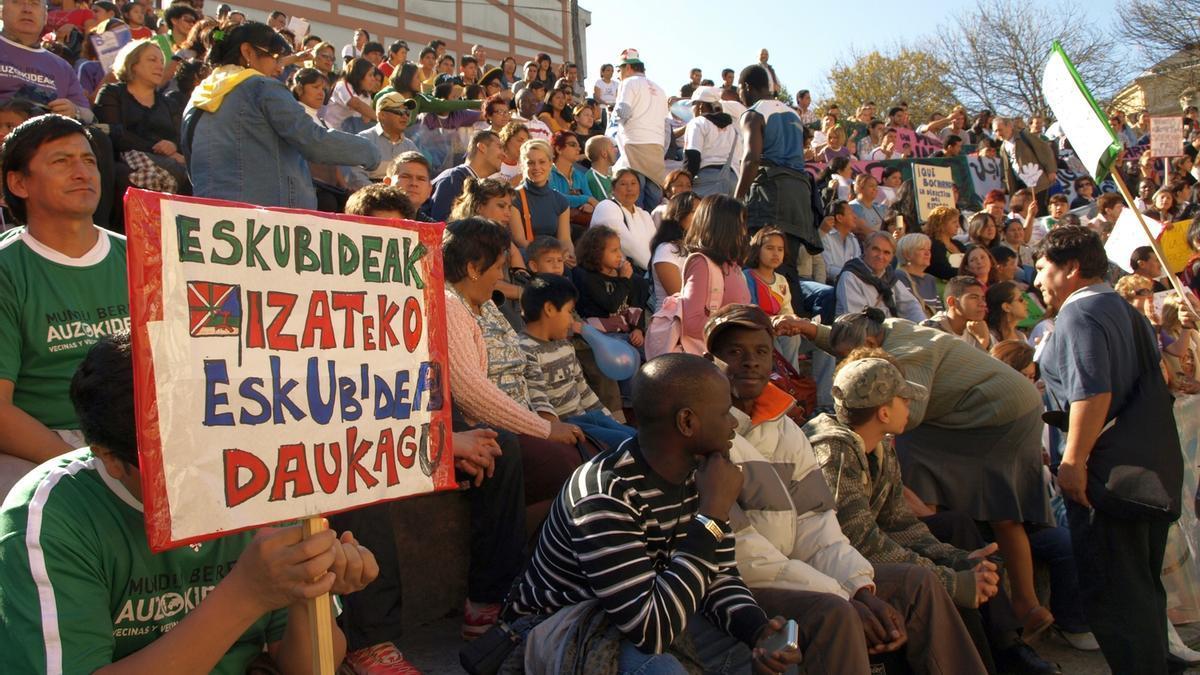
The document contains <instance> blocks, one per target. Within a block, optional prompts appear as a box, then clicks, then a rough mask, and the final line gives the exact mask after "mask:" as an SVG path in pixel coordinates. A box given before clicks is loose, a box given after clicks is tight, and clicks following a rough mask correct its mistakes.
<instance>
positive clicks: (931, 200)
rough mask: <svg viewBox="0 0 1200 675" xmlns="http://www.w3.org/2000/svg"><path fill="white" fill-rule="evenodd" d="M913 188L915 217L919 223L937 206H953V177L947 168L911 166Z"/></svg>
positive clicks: (922, 165)
mask: <svg viewBox="0 0 1200 675" xmlns="http://www.w3.org/2000/svg"><path fill="white" fill-rule="evenodd" d="M912 172H913V188H915V189H916V194H917V217H918V218H920V219H921V222H925V221H926V220H927V219H928V218H929V213H930V212H931V211H933V210H934V209H935V208H937V207H939V206H951V207H953V206H954V175H953V173H952V172H951V171H950V167H948V166H934V165H932V164H913V167H912Z"/></svg>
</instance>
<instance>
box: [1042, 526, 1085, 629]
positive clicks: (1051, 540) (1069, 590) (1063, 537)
mask: <svg viewBox="0 0 1200 675" xmlns="http://www.w3.org/2000/svg"><path fill="white" fill-rule="evenodd" d="M1029 548H1030V550H1031V551H1032V552H1033V559H1034V560H1040V561H1042V562H1044V563H1046V564H1047V565H1049V567H1050V611H1051V612H1052V613H1053V614H1054V623H1056V624H1058V626H1059V627H1060V628H1062V629H1063V630H1065V631H1067V632H1068V633H1084V632H1087V630H1088V623H1087V618H1086V617H1085V616H1084V614H1083V596H1082V595H1081V594H1080V592H1079V573H1078V571H1077V570H1076V568H1075V554H1074V553H1073V552H1072V551H1071V531H1070V530H1068V529H1067V528H1065V527H1043V528H1039V529H1036V530H1033V531H1031V532H1030V533H1029Z"/></svg>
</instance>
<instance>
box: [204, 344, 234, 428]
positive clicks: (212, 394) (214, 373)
mask: <svg viewBox="0 0 1200 675" xmlns="http://www.w3.org/2000/svg"><path fill="white" fill-rule="evenodd" d="M218 384H229V367H228V366H227V365H225V360H224V359H220V360H216V359H214V360H209V359H205V360H204V426H206V427H231V426H233V413H231V412H222V413H218V412H217V406H219V405H220V406H224V405H228V404H229V394H224V393H221V394H218V393H217V387H216V385H218Z"/></svg>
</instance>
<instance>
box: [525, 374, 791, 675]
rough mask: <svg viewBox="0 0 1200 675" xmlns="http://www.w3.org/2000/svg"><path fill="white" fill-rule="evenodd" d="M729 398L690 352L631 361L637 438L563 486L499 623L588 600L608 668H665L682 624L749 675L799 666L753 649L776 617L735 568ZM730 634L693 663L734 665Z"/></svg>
mask: <svg viewBox="0 0 1200 675" xmlns="http://www.w3.org/2000/svg"><path fill="white" fill-rule="evenodd" d="M730 400H731V399H730V393H729V381H728V380H727V379H726V378H725V376H724V375H723V374H722V373H721V371H720V370H718V369H717V368H716V367H715V366H713V365H712V364H711V363H709V362H708V361H706V360H704V359H702V358H700V357H698V356H693V355H687V354H666V355H663V356H660V357H659V358H657V359H654V360H652V361H650V362H649V363H647V364H646V365H645V366H643V367H642V369H641V371H639V372H638V374H637V375H636V376H635V377H634V382H633V407H634V411H635V412H636V413H637V418H638V421H639V423H640V428H639V429H638V435H637V437H635V438H633V439H630V440H629V441H627V442H626V443H624V444H623V445H622V446H621V447H620V448H618V449H617V450H615V451H611V452H608V453H605V454H602V455H600V456H598V457H596V458H595V459H593V460H591V461H589V462H587V463H586V464H584V465H583V466H581V467H579V469H577V470H576V471H575V473H574V474H573V475H572V476H571V478H570V479H569V480H568V481H567V484H566V486H565V487H564V488H563V491H562V492H561V493H560V494H559V497H558V499H557V500H555V502H554V505H553V506H552V507H551V510H550V515H549V516H548V518H547V520H546V524H545V527H544V528H543V530H542V534H541V537H540V538H539V539H538V544H537V548H536V550H535V551H534V554H533V559H532V560H531V561H530V564H529V568H528V570H527V571H526V573H525V576H524V578H523V579H522V580H521V582H520V584H519V585H518V587H517V588H516V589H514V591H513V593H512V595H510V598H509V606H508V608H507V611H506V618H508V619H514V618H519V617H528V616H530V615H541V616H549V615H553V614H555V613H556V612H559V611H560V610H564V609H569V608H572V607H574V606H576V605H580V604H582V603H586V602H590V601H596V602H598V604H599V606H600V607H602V608H603V610H604V611H605V613H606V615H607V617H608V619H609V621H610V622H611V624H612V625H613V626H615V627H616V628H617V630H618V631H619V632H620V634H621V643H620V648H619V664H618V666H619V669H620V670H621V671H622V672H627V671H638V670H640V669H643V668H647V669H649V668H655V669H657V668H671V667H676V668H678V667H679V664H678V663H677V662H676V657H675V656H673V655H671V654H667V653H666V652H667V651H668V649H669V648H670V647H671V646H672V644H673V643H675V642H676V639H677V638H679V637H680V636H681V635H682V634H683V632H684V630H685V629H691V630H692V631H705V629H710V630H708V631H707V633H708V634H714V635H715V634H717V633H718V631H717V630H711V628H712V626H715V627H716V628H717V629H719V631H720V632H721V633H724V634H725V636H731V637H732V638H734V639H735V640H736V641H739V642H741V643H744V644H745V645H746V646H748V647H751V648H752V650H753V651H752V652H751V659H752V662H753V668H754V670H755V672H760V673H781V672H783V671H784V670H786V669H787V667H788V666H789V665H790V664H794V663H799V661H800V653H799V651H798V650H795V649H784V650H778V651H774V652H771V653H768V652H767V650H766V649H764V648H763V643H764V641H765V640H767V639H769V638H770V637H771V636H772V635H774V634H775V633H776V632H778V631H780V630H781V629H782V628H783V625H784V624H783V619H782V617H776V618H774V619H772V620H770V621H768V620H767V617H766V614H764V613H763V611H762V609H760V608H759V606H758V605H757V604H756V603H755V601H754V597H753V596H751V595H750V592H749V590H747V589H746V586H745V584H744V583H742V580H741V577H740V576H739V575H738V570H737V564H736V561H735V558H734V541H733V537H732V531H731V529H730V526H729V513H730V508H731V507H732V506H733V504H734V501H735V500H736V499H737V495H738V492H739V490H740V489H741V485H742V476H741V473H740V472H739V471H738V470H737V468H736V467H735V466H734V465H733V464H732V463H731V462H730V461H729V457H728V454H727V453H728V452H729V447H730V441H731V439H732V437H733V428H734V420H733V417H732V416H731V415H730V414H729V407H730ZM560 616H561V615H560ZM553 621H554V618H553V617H551V618H550V619H548V620H547V621H546V622H545V623H546V624H550V623H551V622H553ZM709 622H711V625H705V624H707V623H709ZM541 628H542V626H539V627H538V629H541ZM538 629H535V630H538ZM695 634H696V633H695V632H693V635H695ZM734 639H726V640H724V641H723V640H721V639H713V638H710V637H708V636H707V635H706V637H705V638H704V639H703V640H698V641H697V642H698V643H701V644H702V647H701V651H708V652H712V653H713V654H714V656H719V657H720V658H721V661H722V662H723V665H722V666H719V667H716V666H714V665H713V664H711V663H709V662H707V661H706V662H705V670H706V671H710V672H712V671H716V672H723V671H725V670H726V669H727V668H734V670H729V672H745V671H746V670H747V669H748V666H749V665H750V664H748V663H746V662H745V659H744V658H743V659H742V662H741V663H730V659H729V654H728V652H729V651H730V648H731V647H734V646H736V645H735V644H734V642H735V640H734ZM716 648H719V650H718V649H716ZM718 651H719V652H720V653H719V654H718V653H717V652H718ZM742 654H743V655H744V654H745V652H744V650H742ZM526 656H527V657H528V655H526ZM703 657H704V655H703V654H701V659H702V660H703ZM645 672H651V671H650V670H646V671H645ZM655 672H657V670H655ZM670 672H674V671H670Z"/></svg>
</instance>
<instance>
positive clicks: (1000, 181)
mask: <svg viewBox="0 0 1200 675" xmlns="http://www.w3.org/2000/svg"><path fill="white" fill-rule="evenodd" d="M967 166H968V167H970V169H971V183H972V185H973V186H974V189H975V194H977V195H979V196H980V197H986V196H987V193H989V192H991V191H992V190H1003V189H1004V172H1003V171H1002V169H1003V168H1004V167H1003V165H1002V164H1000V160H999V159H998V158H996V157H980V156H979V155H970V156H968V157H967Z"/></svg>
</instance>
